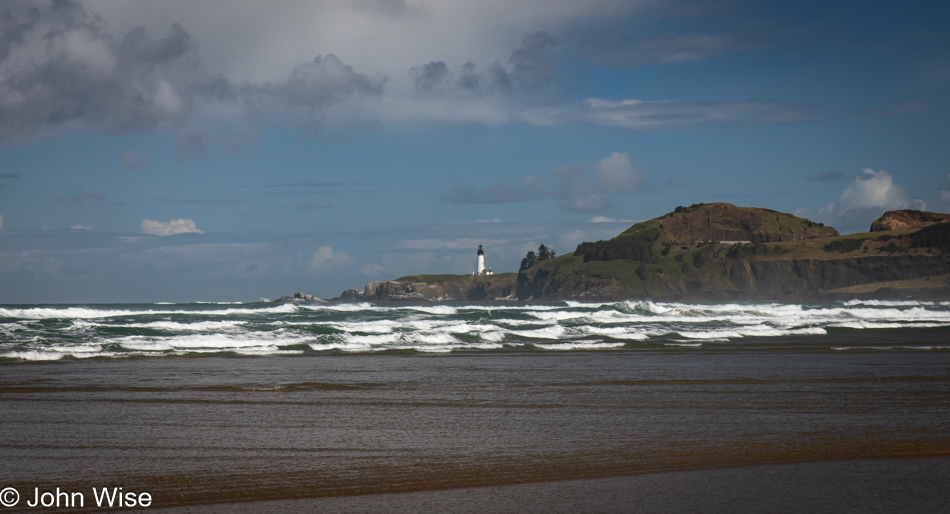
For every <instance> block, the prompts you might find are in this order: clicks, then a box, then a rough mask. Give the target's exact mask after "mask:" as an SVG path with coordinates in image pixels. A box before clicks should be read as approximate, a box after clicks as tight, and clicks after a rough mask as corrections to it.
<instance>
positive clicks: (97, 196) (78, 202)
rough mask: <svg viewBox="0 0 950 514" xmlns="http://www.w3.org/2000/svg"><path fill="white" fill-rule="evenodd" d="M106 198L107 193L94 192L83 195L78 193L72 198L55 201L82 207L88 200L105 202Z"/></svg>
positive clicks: (60, 198) (61, 198) (67, 197)
mask: <svg viewBox="0 0 950 514" xmlns="http://www.w3.org/2000/svg"><path fill="white" fill-rule="evenodd" d="M105 197H106V195H105V193H96V192H94V191H87V192H83V193H76V194H74V195H72V196H66V197H59V198H56V199H55V200H54V201H55V202H57V203H61V204H63V205H75V206H82V205H85V203H86V200H104V199H105Z"/></svg>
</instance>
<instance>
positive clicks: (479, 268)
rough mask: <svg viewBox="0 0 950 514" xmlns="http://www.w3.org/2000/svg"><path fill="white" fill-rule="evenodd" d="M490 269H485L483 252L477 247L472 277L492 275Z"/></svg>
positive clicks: (480, 247)
mask: <svg viewBox="0 0 950 514" xmlns="http://www.w3.org/2000/svg"><path fill="white" fill-rule="evenodd" d="M492 274H493V273H492V270H491V268H488V269H485V250H482V245H478V259H477V260H476V261H475V273H473V275H492Z"/></svg>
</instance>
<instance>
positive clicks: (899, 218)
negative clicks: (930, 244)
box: [871, 209, 950, 232]
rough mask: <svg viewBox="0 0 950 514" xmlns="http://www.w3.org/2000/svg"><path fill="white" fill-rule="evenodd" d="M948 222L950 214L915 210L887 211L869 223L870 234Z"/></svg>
mask: <svg viewBox="0 0 950 514" xmlns="http://www.w3.org/2000/svg"><path fill="white" fill-rule="evenodd" d="M946 221H950V214H943V213H940V212H926V211H915V210H908V209H904V210H899V211H887V212H885V213H884V215H883V216H881V217H880V218H878V219H876V220H874V223H871V232H882V231H888V230H910V229H920V228H924V227H929V226H930V225H936V224H937V223H943V222H946Z"/></svg>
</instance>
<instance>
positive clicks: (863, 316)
mask: <svg viewBox="0 0 950 514" xmlns="http://www.w3.org/2000/svg"><path fill="white" fill-rule="evenodd" d="M947 420H950V303H947V302H918V301H850V302H838V303H827V304H796V303H770V304H743V303H728V304H685V303H662V302H611V303H593V304H583V303H574V302H561V303H551V304H540V305H535V304H529V305H396V306H382V305H372V304H339V305H322V304H320V305H317V304H218V303H191V304H122V305H6V306H0V489H3V491H0V501H2V502H6V501H12V499H13V492H12V491H15V492H16V493H17V498H18V503H17V504H16V505H14V507H13V508H11V509H6V510H8V511H10V512H19V511H30V512H32V511H33V510H35V509H34V508H30V507H29V502H32V501H34V498H39V501H40V502H41V503H42V502H43V501H44V498H45V500H49V501H50V502H52V501H53V500H54V499H56V498H57V496H56V493H57V492H69V493H76V494H78V495H79V496H76V495H75V494H74V495H73V496H71V497H70V496H68V495H63V496H62V497H59V498H60V499H62V501H67V500H65V499H66V498H67V497H68V498H73V499H79V497H80V496H81V497H82V500H83V501H84V504H83V505H82V506H81V507H80V506H77V505H75V504H63V503H60V504H58V505H52V506H51V507H50V508H45V509H41V510H43V511H48V512H53V511H63V512H71V511H76V510H82V509H85V510H89V511H99V510H103V508H102V507H98V506H96V503H95V502H96V496H95V494H96V491H99V492H101V490H102V489H101V488H103V487H108V488H122V492H123V493H132V495H133V499H135V500H137V501H141V500H142V498H143V496H141V495H142V494H143V493H147V498H148V500H149V501H148V503H149V505H148V507H147V509H143V511H144V510H147V511H152V510H158V511H162V512H286V511H331V512H380V511H388V512H535V511H536V512H631V511H639V512H681V511H704V512H737V511H740V512H741V511H748V512H753V511H755V512H758V511H769V512H841V511H855V512H857V511H860V512H899V511H905V512H943V511H945V510H946V505H948V504H950V503H948V502H950V492H948V491H950V488H947V487H946V486H945V484H946V482H947V480H948V479H950V423H948V422H947ZM46 493H49V494H48V495H46V496H43V495H44V494H46ZM4 505H6V504H4ZM25 506H26V507H25ZM41 507H42V505H41ZM137 507H141V505H138V504H137ZM37 508H39V507H37ZM106 510H108V509H106ZM122 510H126V511H132V510H134V509H130V508H123V509H122Z"/></svg>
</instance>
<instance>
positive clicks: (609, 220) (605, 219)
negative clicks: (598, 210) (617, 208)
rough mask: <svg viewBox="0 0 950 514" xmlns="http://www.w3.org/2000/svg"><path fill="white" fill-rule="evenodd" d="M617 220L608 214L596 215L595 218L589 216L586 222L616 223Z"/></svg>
mask: <svg viewBox="0 0 950 514" xmlns="http://www.w3.org/2000/svg"><path fill="white" fill-rule="evenodd" d="M616 221H617V220H615V219H613V218H608V217H607V216H594V217H593V218H587V221H585V222H584V223H614V222H616Z"/></svg>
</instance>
